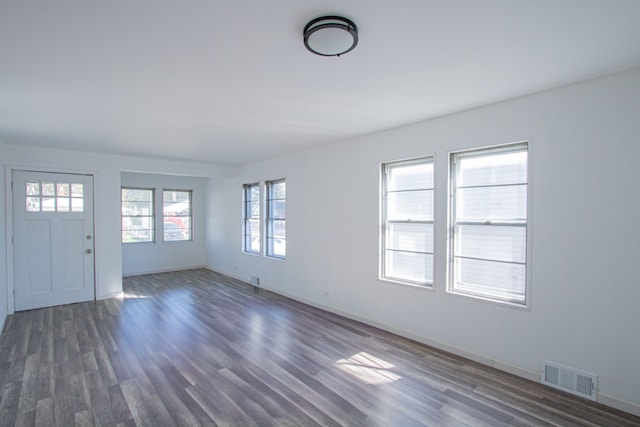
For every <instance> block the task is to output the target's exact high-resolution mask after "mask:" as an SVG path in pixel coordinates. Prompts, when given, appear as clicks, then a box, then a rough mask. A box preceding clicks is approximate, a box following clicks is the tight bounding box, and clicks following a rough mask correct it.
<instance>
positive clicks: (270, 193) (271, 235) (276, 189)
mask: <svg viewBox="0 0 640 427" xmlns="http://www.w3.org/2000/svg"><path fill="white" fill-rule="evenodd" d="M266 188H267V215H266V228H267V233H266V234H267V239H266V241H267V242H266V243H267V245H266V248H267V252H266V255H267V256H270V257H274V258H281V259H284V258H285V256H286V253H287V240H286V225H287V219H286V217H287V215H286V212H287V199H286V196H287V187H286V182H285V180H284V179H280V180H277V181H267V182H266Z"/></svg>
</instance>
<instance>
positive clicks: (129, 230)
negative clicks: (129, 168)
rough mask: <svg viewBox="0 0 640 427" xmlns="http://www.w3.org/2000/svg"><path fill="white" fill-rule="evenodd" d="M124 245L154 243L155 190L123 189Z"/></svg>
mask: <svg viewBox="0 0 640 427" xmlns="http://www.w3.org/2000/svg"><path fill="white" fill-rule="evenodd" d="M121 197H122V243H140V242H153V241H154V238H155V237H154V230H155V227H154V224H155V217H154V213H153V212H154V209H153V190H151V189H145V188H126V187H124V188H122V193H121Z"/></svg>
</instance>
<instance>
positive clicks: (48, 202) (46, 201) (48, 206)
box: [42, 197, 56, 212]
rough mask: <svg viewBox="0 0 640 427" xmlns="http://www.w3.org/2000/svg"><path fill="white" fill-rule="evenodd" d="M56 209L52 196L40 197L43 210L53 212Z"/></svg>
mask: <svg viewBox="0 0 640 427" xmlns="http://www.w3.org/2000/svg"><path fill="white" fill-rule="evenodd" d="M55 210H56V199H55V198H54V197H43V198H42V211H43V212H55Z"/></svg>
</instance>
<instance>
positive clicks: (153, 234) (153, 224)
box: [120, 186, 157, 245]
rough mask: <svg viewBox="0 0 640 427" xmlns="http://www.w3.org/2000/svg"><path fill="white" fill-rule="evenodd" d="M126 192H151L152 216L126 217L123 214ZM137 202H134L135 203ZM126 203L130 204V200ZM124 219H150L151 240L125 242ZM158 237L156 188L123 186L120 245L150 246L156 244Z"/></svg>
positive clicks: (121, 189)
mask: <svg viewBox="0 0 640 427" xmlns="http://www.w3.org/2000/svg"><path fill="white" fill-rule="evenodd" d="M124 190H137V191H149V192H150V193H151V201H150V202H149V203H150V207H151V209H150V211H151V214H150V215H125V214H124V213H123V212H122V208H123V203H124V202H125V200H124ZM135 201H136V200H134V202H135ZM126 202H130V200H126ZM124 218H149V223H150V224H151V228H150V229H149V231H150V232H151V239H150V240H143V241H133V242H125V241H124V239H123V237H124V231H125V229H124V227H123V219H124ZM156 237H157V226H156V189H155V188H146V187H130V186H122V187H120V243H122V244H125V245H138V244H149V243H155V242H156Z"/></svg>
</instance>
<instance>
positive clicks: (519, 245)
mask: <svg viewBox="0 0 640 427" xmlns="http://www.w3.org/2000/svg"><path fill="white" fill-rule="evenodd" d="M526 238H527V229H526V228H525V227H524V226H522V227H502V226H494V225H461V226H459V227H458V239H459V240H458V244H457V245H456V256H464V257H468V258H483V259H487V260H495V261H511V262H522V263H524V262H525V260H526Z"/></svg>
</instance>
